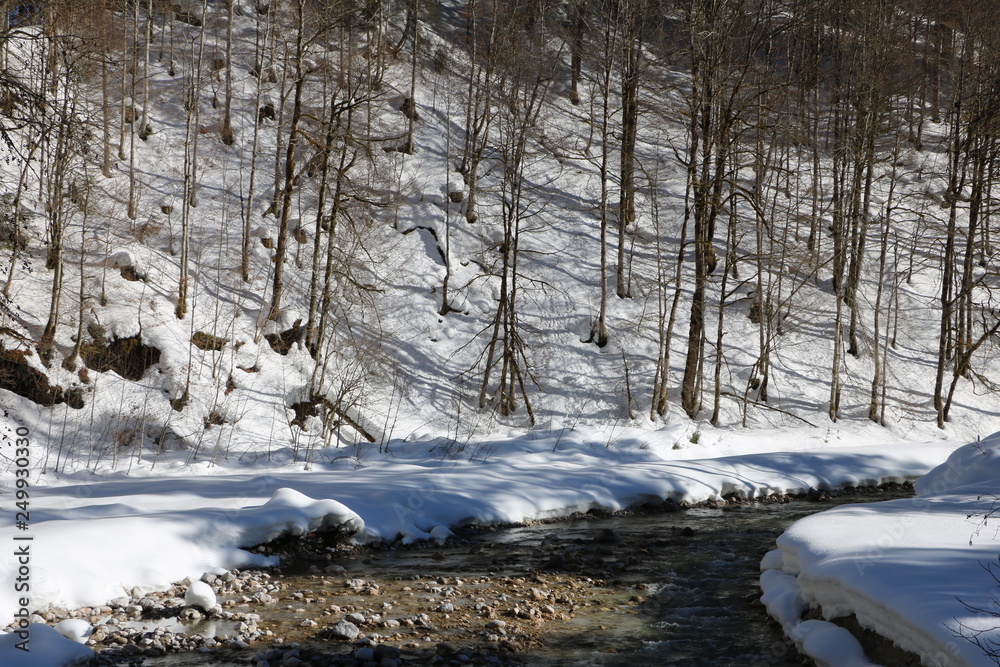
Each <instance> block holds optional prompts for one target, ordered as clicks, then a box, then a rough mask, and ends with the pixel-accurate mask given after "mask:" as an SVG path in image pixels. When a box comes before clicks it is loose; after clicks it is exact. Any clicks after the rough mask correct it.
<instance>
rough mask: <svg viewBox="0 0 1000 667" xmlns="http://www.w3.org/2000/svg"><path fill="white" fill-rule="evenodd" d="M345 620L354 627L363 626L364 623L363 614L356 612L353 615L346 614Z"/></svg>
mask: <svg viewBox="0 0 1000 667" xmlns="http://www.w3.org/2000/svg"><path fill="white" fill-rule="evenodd" d="M346 618H347V620H348V621H350V622H351V623H354V624H355V625H364V623H365V616H364V614H360V613H358V612H354V613H353V614H348V615H347V616H346Z"/></svg>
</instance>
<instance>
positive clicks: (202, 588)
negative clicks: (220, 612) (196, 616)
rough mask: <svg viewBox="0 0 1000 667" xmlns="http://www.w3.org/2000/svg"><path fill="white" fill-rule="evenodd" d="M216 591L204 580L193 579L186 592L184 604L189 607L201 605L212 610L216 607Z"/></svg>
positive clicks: (202, 607) (204, 608)
mask: <svg viewBox="0 0 1000 667" xmlns="http://www.w3.org/2000/svg"><path fill="white" fill-rule="evenodd" d="M215 602H216V599H215V591H213V590H212V587H211V586H209V585H208V584H206V583H205V582H204V581H200V580H199V581H192V582H191V584H190V585H189V586H188V589H187V591H185V592H184V604H185V606H188V607H200V608H201V609H203V610H205V611H211V610H212V609H213V608H214V607H215Z"/></svg>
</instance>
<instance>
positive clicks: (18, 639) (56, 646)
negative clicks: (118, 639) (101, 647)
mask: <svg viewBox="0 0 1000 667" xmlns="http://www.w3.org/2000/svg"><path fill="white" fill-rule="evenodd" d="M93 657H94V652H93V651H92V650H91V649H89V648H87V647H86V646H83V645H81V644H79V643H77V642H75V641H73V640H72V639H67V638H66V637H63V636H62V635H61V634H59V632H58V631H57V630H56V629H55V628H52V627H49V626H48V625H43V624H41V623H31V624H30V625H28V626H27V627H25V628H23V629H21V630H18V631H16V632H11V633H8V634H5V635H0V664H3V666H4V667H68V666H69V665H76V664H80V663H84V662H87V661H88V660H90V659H91V658H93Z"/></svg>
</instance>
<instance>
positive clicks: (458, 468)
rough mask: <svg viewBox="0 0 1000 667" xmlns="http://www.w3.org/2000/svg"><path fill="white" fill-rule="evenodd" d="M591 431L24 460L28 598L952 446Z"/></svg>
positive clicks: (855, 476) (94, 597)
mask: <svg viewBox="0 0 1000 667" xmlns="http://www.w3.org/2000/svg"><path fill="white" fill-rule="evenodd" d="M633 435H634V434H633ZM597 436H598V434H596V433H584V432H570V433H563V432H560V433H552V434H548V435H547V436H546V435H543V434H539V435H537V436H536V437H534V438H532V439H519V440H516V441H512V442H509V443H504V446H500V443H495V444H496V450H497V451H496V453H495V454H494V455H493V456H491V457H490V459H489V460H487V461H479V460H477V461H468V460H449V459H441V458H439V457H436V456H429V455H428V453H427V449H428V445H427V443H395V445H394V446H395V447H396V448H397V453H396V456H395V457H394V458H392V459H388V458H387V459H385V460H381V461H379V462H378V463H377V465H370V466H367V467H360V468H357V467H355V466H354V465H343V464H339V465H329V466H327V467H326V468H325V469H312V470H309V471H305V470H301V469H285V470H276V469H271V470H269V471H267V472H266V473H265V474H261V473H260V472H259V471H255V472H228V473H222V472H220V471H217V472H212V471H211V470H208V471H204V472H202V473H201V474H194V472H192V473H191V474H187V475H175V474H163V475H159V474H152V473H151V472H149V471H146V472H144V473H142V474H134V475H131V476H126V475H118V476H113V477H109V478H105V479H102V480H100V481H95V480H94V479H93V476H92V475H89V474H86V473H82V472H81V473H75V474H72V475H65V476H56V475H52V474H45V475H39V476H37V477H36V478H35V479H34V480H33V490H32V493H33V495H32V503H33V504H32V523H31V527H30V531H29V533H28V534H29V535H30V536H31V537H32V538H33V539H32V541H31V542H30V544H31V554H32V560H31V591H30V602H31V609H30V611H32V612H34V611H39V610H43V609H45V608H47V607H62V608H76V607H81V606H88V605H97V604H103V603H106V602H107V601H108V600H110V599H113V598H116V597H120V596H121V593H122V590H123V589H125V590H129V591H130V590H132V589H134V588H135V587H138V588H139V589H140V590H142V591H150V590H154V589H160V590H162V589H165V588H167V587H168V586H169V585H171V584H172V583H174V582H177V581H181V580H183V579H185V578H186V577H190V578H191V579H192V580H197V579H199V578H200V577H201V575H202V574H203V573H204V572H219V571H221V570H225V569H231V568H234V567H246V566H255V565H256V566H263V565H271V564H275V562H276V561H275V560H274V559H273V558H265V557H262V556H259V555H255V554H252V553H250V552H248V551H245V550H244V549H243V548H242V547H249V546H253V545H255V544H258V543H262V542H265V541H267V540H270V539H273V538H275V537H278V536H279V535H282V534H292V535H302V534H306V533H308V532H311V531H316V530H323V529H328V528H337V529H339V530H342V531H344V532H345V533H347V534H352V535H354V537H355V539H358V540H362V541H363V540H375V539H384V540H396V539H400V540H402V541H404V542H409V541H413V540H428V539H445V538H446V537H447V536H448V535H449V534H450V530H449V529H450V528H451V527H454V526H458V525H462V524H465V523H469V522H478V523H491V522H520V521H524V520H527V519H532V518H540V517H554V516H562V515H567V514H569V513H571V512H574V511H584V510H587V509H591V508H605V509H621V508H624V507H627V506H629V505H631V504H634V503H640V502H644V501H648V500H662V499H664V498H673V499H674V500H676V501H678V502H680V501H686V502H691V503H695V502H700V501H705V500H710V499H720V498H721V497H722V496H723V495H729V494H736V495H738V496H741V497H747V498H754V497H762V496H765V495H768V494H772V493H779V494H780V493H786V492H793V493H794V492H804V491H805V490H807V489H809V488H811V487H817V488H831V487H839V486H843V485H845V484H874V483H880V482H887V481H902V480H905V479H913V478H915V477H917V476H919V475H920V474H922V473H924V472H926V471H927V470H929V469H930V468H932V467H934V466H935V465H937V464H939V463H941V462H942V461H944V460H945V459H946V458H947V457H948V455H949V454H950V453H951V451H952V449H953V448H952V447H951V445H949V444H948V443H946V442H938V443H928V444H923V445H915V444H898V445H895V446H892V445H878V446H856V447H836V448H832V447H826V448H822V449H816V448H813V449H800V450H799V451H793V452H761V451H752V452H750V453H744V454H730V455H726V456H715V457H711V456H706V454H709V452H707V451H705V450H704V449H698V448H695V449H673V448H668V447H662V446H655V443H652V442H650V438H649V437H648V436H647V438H646V440H645V442H642V441H638V440H637V439H636V440H632V439H626V441H625V444H618V445H615V446H608V444H607V442H606V439H605V438H598V437H597ZM813 444H815V443H813ZM723 449H726V448H723ZM695 454H698V455H699V456H695ZM196 469H197V467H196ZM19 536H20V537H23V536H25V534H24V533H18V531H16V529H15V528H14V527H13V521H6V522H0V542H6V543H12V542H11V540H12V539H13V538H15V537H19ZM15 544H16V543H15ZM66 553H73V554H74V558H73V559H66V558H65V556H64V554H66ZM16 571H17V564H16V562H15V558H14V557H13V556H12V553H11V552H10V551H9V550H8V552H7V553H2V554H0V573H2V575H3V576H2V579H0V619H4V621H9V620H11V619H13V618H14V615H15V613H17V612H18V610H19V605H18V600H17V599H16V598H15V595H14V576H15V573H16ZM200 583H201V582H199V581H195V582H194V583H193V584H192V586H191V589H190V591H194V595H195V597H197V598H199V599H200V601H201V602H203V603H204V604H208V601H207V600H204V599H203V598H204V597H207V594H206V596H201V595H198V592H197V589H196V586H197V585H198V584H200ZM206 588H207V586H206ZM190 591H189V592H190ZM188 603H189V604H197V602H194V601H191V602H188ZM3 657H4V654H2V653H0V663H2V664H6V663H3Z"/></svg>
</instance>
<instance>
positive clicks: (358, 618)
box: [34, 487, 909, 667]
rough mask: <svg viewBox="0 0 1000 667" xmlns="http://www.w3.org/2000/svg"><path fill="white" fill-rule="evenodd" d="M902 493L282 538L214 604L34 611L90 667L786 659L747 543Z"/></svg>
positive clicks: (148, 599) (786, 648)
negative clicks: (838, 507)
mask: <svg viewBox="0 0 1000 667" xmlns="http://www.w3.org/2000/svg"><path fill="white" fill-rule="evenodd" d="M908 493H909V489H907V488H903V487H899V488H893V489H890V490H888V491H886V490H884V489H861V490H854V492H852V493H848V494H845V493H839V492H838V493H826V492H815V493H812V494H809V496H808V498H809V499H810V500H812V501H814V502H806V501H805V498H803V499H801V500H800V501H795V502H793V501H791V500H790V499H788V498H782V497H775V498H771V499H769V500H768V501H766V502H757V503H745V502H741V501H740V500H739V499H731V500H729V501H727V502H719V503H711V504H709V505H706V506H702V507H697V508H682V507H681V506H678V505H674V504H673V503H665V504H664V505H661V506H657V507H655V508H654V507H645V508H642V509H641V511H639V510H636V511H633V512H629V513H625V514H639V515H640V516H622V515H618V516H610V515H607V514H602V513H599V512H594V513H589V514H587V515H579V516H577V517H574V518H573V519H571V520H569V521H561V522H557V523H539V524H535V525H531V526H520V527H508V528H505V529H502V530H497V527H488V528H487V527H469V528H466V529H464V530H461V531H459V532H458V534H456V535H455V536H454V537H452V538H450V539H449V540H447V541H446V542H438V543H433V544H431V543H425V544H417V545H412V546H402V545H398V544H397V545H382V546H380V547H372V546H364V547H361V546H355V545H348V544H344V543H343V542H341V541H338V540H335V539H333V538H331V537H329V536H324V535H308V536H302V537H297V538H284V539H281V540H278V541H276V542H273V543H270V544H267V545H262V546H260V547H257V548H256V549H255V551H258V552H260V553H264V554H268V555H279V556H281V562H282V567H281V568H275V569H270V570H247V571H231V572H226V573H224V574H221V575H218V576H216V575H211V574H206V575H205V576H203V577H202V580H203V581H205V582H206V583H207V584H209V585H210V586H211V587H212V589H213V591H214V592H215V595H216V596H217V600H218V605H217V606H215V607H214V608H212V609H209V610H203V609H199V608H196V607H190V606H185V604H184V595H185V592H186V591H187V589H188V586H189V584H190V583H191V582H189V581H184V582H178V583H177V584H176V585H175V586H173V587H172V588H171V589H170V590H168V591H163V592H156V593H144V592H143V591H140V590H133V591H129V592H128V594H127V595H123V596H122V597H121V598H119V599H116V600H112V601H111V602H110V603H109V604H108V605H105V606H101V607H94V608H85V609H78V610H72V611H67V610H58V609H53V610H49V611H47V612H45V613H44V614H42V615H41V616H39V617H36V618H35V619H34V620H35V621H38V622H46V623H50V624H54V623H56V622H58V621H60V620H62V619H65V618H79V619H83V620H85V621H87V622H88V623H90V624H91V625H92V626H94V628H95V629H94V631H93V634H92V635H91V636H90V638H89V640H88V644H89V645H90V646H92V647H93V648H94V649H95V650H96V651H98V657H97V658H96V659H95V661H94V665H95V667H96V666H97V665H140V664H142V665H146V666H149V667H153V666H164V667H167V666H170V667H179V666H184V665H192V666H193V665H254V666H255V667H277V666H279V665H281V666H294V665H317V666H319V665H344V666H347V665H365V666H369V665H378V666H380V667H393V666H399V665H410V664H435V665H436V664H442V665H464V664H479V665H508V664H532V665H535V664H539V665H556V664H573V665H582V664H594V665H597V664H600V665H612V664H621V665H625V664H628V665H636V664H649V665H661V664H674V665H730V664H732V665H736V664H739V665H759V666H761V667H763V666H765V665H766V666H768V667H781V666H787V665H799V664H802V661H801V659H800V658H799V656H798V655H797V654H796V653H795V651H794V648H793V647H791V646H790V645H789V644H788V643H787V642H786V641H785V639H784V638H783V637H782V635H781V633H780V631H779V630H778V629H777V628H776V627H775V626H774V625H773V624H771V623H770V621H769V620H768V619H767V617H766V614H765V612H764V610H763V608H762V607H761V606H760V605H759V603H757V598H758V597H759V591H758V590H757V587H756V577H757V574H758V563H759V560H760V556H761V555H762V554H763V553H764V552H765V551H767V550H768V549H770V548H771V547H772V545H773V539H774V537H775V536H776V535H777V534H779V533H780V532H781V530H783V528H784V527H785V526H786V525H787V524H788V523H790V522H791V521H794V520H795V519H797V518H800V517H801V516H805V515H806V514H810V513H812V512H815V511H818V510H821V509H825V508H827V507H829V506H831V505H832V504H834V503H836V504H839V503H842V502H852V501H855V500H871V499H873V497H875V498H881V497H897V496H899V495H907V494H908ZM831 495H832V496H835V497H834V498H831V497H830V496H831ZM685 510H686V511H685Z"/></svg>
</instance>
